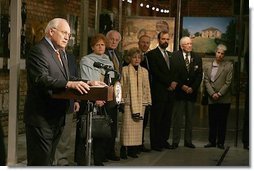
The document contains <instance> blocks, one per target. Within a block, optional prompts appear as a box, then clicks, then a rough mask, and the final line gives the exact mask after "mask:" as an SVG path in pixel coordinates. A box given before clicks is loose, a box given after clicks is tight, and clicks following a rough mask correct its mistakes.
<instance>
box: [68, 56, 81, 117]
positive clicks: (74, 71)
mask: <svg viewBox="0 0 254 171" xmlns="http://www.w3.org/2000/svg"><path fill="white" fill-rule="evenodd" d="M66 55H67V59H68V67H69V72H70V75H71V76H74V77H79V73H78V67H77V62H76V58H75V56H74V55H73V54H72V53H68V52H67V53H66ZM73 112H74V100H73V99H71V100H70V107H69V109H68V112H67V113H73Z"/></svg>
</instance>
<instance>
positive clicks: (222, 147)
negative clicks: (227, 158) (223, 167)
mask: <svg viewBox="0 0 254 171" xmlns="http://www.w3.org/2000/svg"><path fill="white" fill-rule="evenodd" d="M217 147H218V148H219V149H225V147H224V145H223V144H218V145H217Z"/></svg>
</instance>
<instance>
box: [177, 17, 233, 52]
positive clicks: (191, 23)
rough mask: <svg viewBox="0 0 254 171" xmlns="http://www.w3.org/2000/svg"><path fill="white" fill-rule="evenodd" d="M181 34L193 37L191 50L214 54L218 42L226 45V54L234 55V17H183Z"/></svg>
mask: <svg viewBox="0 0 254 171" xmlns="http://www.w3.org/2000/svg"><path fill="white" fill-rule="evenodd" d="M182 36H189V37H191V38H192V39H193V51H195V52H198V53H205V54H214V53H215V52H214V51H215V48H216V46H217V45H218V44H220V43H223V44H225V45H226V46H227V48H228V51H227V55H232V56H234V55H236V54H237V48H236V44H235V43H236V18H235V17H183V28H182Z"/></svg>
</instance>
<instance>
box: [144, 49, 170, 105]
mask: <svg viewBox="0 0 254 171" xmlns="http://www.w3.org/2000/svg"><path fill="white" fill-rule="evenodd" d="M168 56H169V58H170V56H171V53H170V52H168ZM147 58H148V63H149V67H150V74H151V75H152V82H151V92H152V101H153V103H154V102H163V101H167V100H168V93H169V90H168V87H169V86H170V84H171V82H172V81H173V73H172V72H171V69H169V68H168V66H167V63H166V61H165V59H164V57H163V55H162V53H161V51H160V49H159V48H158V47H157V48H155V49H153V50H151V51H149V52H148V53H147ZM169 61H170V59H169ZM170 65H171V62H170ZM170 68H171V66H170Z"/></svg>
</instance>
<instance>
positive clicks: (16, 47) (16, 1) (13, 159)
mask: <svg viewBox="0 0 254 171" xmlns="http://www.w3.org/2000/svg"><path fill="white" fill-rule="evenodd" d="M9 10H10V11H11V13H10V17H11V31H10V33H11V34H10V65H9V66H10V81H9V121H8V122H9V123H8V157H7V165H8V166H11V165H13V164H16V163H17V135H18V131H17V127H18V117H17V115H18V106H19V105H18V104H19V103H18V97H19V91H18V90H19V75H20V42H21V1H20V0H12V1H11V5H10V9H9Z"/></svg>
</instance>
